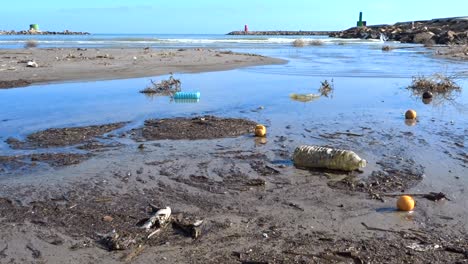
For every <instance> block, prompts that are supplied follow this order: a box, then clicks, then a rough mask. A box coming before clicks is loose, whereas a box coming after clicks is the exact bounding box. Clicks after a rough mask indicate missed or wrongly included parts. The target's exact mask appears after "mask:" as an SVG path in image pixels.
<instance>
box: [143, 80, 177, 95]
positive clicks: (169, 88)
mask: <svg viewBox="0 0 468 264" xmlns="http://www.w3.org/2000/svg"><path fill="white" fill-rule="evenodd" d="M150 81H151V86H148V87H146V88H145V89H143V90H141V91H140V93H145V94H159V95H169V96H171V97H173V96H174V95H175V93H177V92H180V91H181V87H180V80H179V79H175V78H174V77H173V76H172V74H171V76H169V79H167V80H162V81H160V82H159V83H155V82H154V81H153V80H150Z"/></svg>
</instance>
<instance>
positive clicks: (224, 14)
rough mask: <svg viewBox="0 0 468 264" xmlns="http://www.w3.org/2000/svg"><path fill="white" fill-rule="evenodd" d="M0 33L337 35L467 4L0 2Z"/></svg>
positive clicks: (463, 10) (465, 9)
mask: <svg viewBox="0 0 468 264" xmlns="http://www.w3.org/2000/svg"><path fill="white" fill-rule="evenodd" d="M1 1H2V2H3V3H2V7H1V9H0V30H1V29H3V30H11V29H14V30H21V29H27V28H28V25H29V24H31V23H37V24H39V25H40V28H41V29H42V30H51V31H62V30H64V29H69V30H73V31H88V32H91V33H153V34H167V33H181V34H187V33H194V34H203V33H206V34H216V33H220V34H222V33H227V32H229V31H232V30H240V29H242V28H243V26H244V24H248V25H249V28H250V30H341V29H346V28H349V27H351V26H354V25H355V23H356V21H357V20H358V14H359V11H363V13H364V20H366V21H367V23H368V24H392V23H395V22H400V21H412V20H421V19H432V18H440V17H452V16H464V15H465V16H466V15H468V0H446V1H435V0H431V1H428V0H425V1H423V0H413V1H412V0H395V1H378V0H375V1H369V0H361V1H349V0H321V1H313V0H309V1H307V0H282V1H275V0H270V1H267V0H236V1H223V0H217V1H216V0H197V1H189V0H187V1H181V0H179V1H178V0H166V1H161V0H152V1H150V0H131V1H130V0H75V1H73V0H72V1H67V0H60V1H59V0H34V1H32V0H22V1H21V0H16V1H15V0H13V1H12V0H1Z"/></svg>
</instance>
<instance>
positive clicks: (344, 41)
mask: <svg viewBox="0 0 468 264" xmlns="http://www.w3.org/2000/svg"><path fill="white" fill-rule="evenodd" d="M296 39H298V38H279V37H274V38H271V37H269V38H260V37H259V38H211V39H210V38H199V39H198V38H109V39H105V38H90V39H36V40H35V41H36V42H37V43H38V44H39V45H40V44H46V45H54V44H56V45H73V44H81V45H119V44H123V45H131V44H147V45H151V44H223V43H228V44H280V45H282V44H291V43H292V42H293V41H294V40H296ZM299 39H302V40H304V41H306V42H308V41H320V42H322V43H323V44H353V43H354V44H375V43H382V42H381V41H380V40H362V39H336V38H328V37H325V38H317V37H313V38H307V37H301V38H299ZM28 41H30V38H28V39H26V38H23V39H5V40H2V39H0V45H2V44H5V45H14V44H25V43H26V42H28Z"/></svg>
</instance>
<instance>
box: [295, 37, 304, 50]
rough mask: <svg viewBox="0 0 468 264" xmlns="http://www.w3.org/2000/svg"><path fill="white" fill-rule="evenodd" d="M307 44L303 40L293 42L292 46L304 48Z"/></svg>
mask: <svg viewBox="0 0 468 264" xmlns="http://www.w3.org/2000/svg"><path fill="white" fill-rule="evenodd" d="M305 44H306V42H305V41H304V40H303V39H296V40H294V41H293V43H292V45H293V46H294V47H296V48H301V47H304V46H305Z"/></svg>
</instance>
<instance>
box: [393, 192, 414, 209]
mask: <svg viewBox="0 0 468 264" xmlns="http://www.w3.org/2000/svg"><path fill="white" fill-rule="evenodd" d="M397 208H398V210H400V211H406V212H408V211H412V210H413V208H414V199H413V197H411V196H409V195H403V196H400V198H398V201H397Z"/></svg>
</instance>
